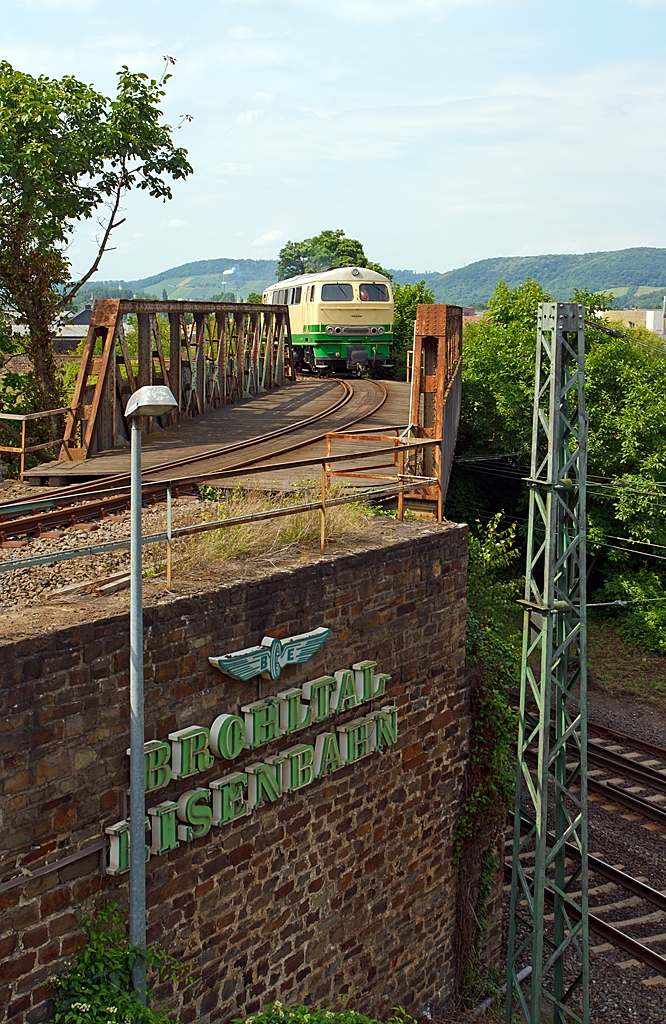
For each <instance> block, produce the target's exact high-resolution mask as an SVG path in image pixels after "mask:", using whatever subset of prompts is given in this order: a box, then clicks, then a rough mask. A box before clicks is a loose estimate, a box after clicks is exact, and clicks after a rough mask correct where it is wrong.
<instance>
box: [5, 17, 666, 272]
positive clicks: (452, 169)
mask: <svg viewBox="0 0 666 1024" xmlns="http://www.w3.org/2000/svg"><path fill="white" fill-rule="evenodd" d="M2 9H3V16H2V21H1V24H0V57H1V58H2V59H4V60H7V61H9V62H10V63H11V64H13V65H14V67H16V68H18V69H20V70H21V71H25V72H29V73H31V74H33V75H40V74H45V75H48V76H51V77H56V78H59V77H61V76H62V75H74V76H76V77H77V78H79V79H82V80H83V81H85V82H87V83H90V84H93V85H94V86H95V87H96V88H97V89H99V90H101V91H102V92H105V93H106V94H109V95H111V94H112V93H113V92H114V91H115V81H116V79H115V74H116V72H117V71H118V70H119V69H120V68H121V67H122V65H124V64H127V65H128V66H129V67H130V69H131V70H133V71H144V72H146V73H148V74H149V75H150V76H152V77H156V78H159V76H160V74H161V73H162V69H163V66H164V59H163V58H164V55H167V54H168V55H169V56H171V57H173V58H175V60H176V64H175V65H174V67H173V68H172V72H173V78H172V79H171V81H169V82H168V84H167V86H166V91H167V95H166V97H165V100H164V113H165V117H166V119H167V121H168V123H169V124H172V125H176V124H178V123H179V122H180V120H181V117H182V115H184V114H188V115H191V116H192V118H193V120H192V121H186V122H184V123H183V125H182V127H180V128H179V129H178V130H177V132H176V133H175V138H176V141H177V144H178V145H181V146H185V148H186V149H187V150H188V153H189V159H190V162H191V164H192V165H193V167H194V174H193V175H191V176H190V177H189V178H188V179H187V180H186V181H184V182H177V183H175V185H174V187H173V199H172V200H171V201H170V202H168V203H166V204H163V203H161V202H160V201H158V200H154V199H150V198H149V197H148V196H147V195H146V194H145V193H139V194H134V195H130V196H129V197H127V199H126V200H125V202H124V215H125V216H126V218H127V219H126V222H125V224H123V225H122V227H120V228H119V229H118V230H117V231H116V233H115V234H114V237H113V242H112V244H113V246H114V249H113V251H111V252H109V253H107V254H106V255H105V257H104V260H103V262H102V266H101V268H100V271H99V273H98V274H97V275H96V277H95V278H94V280H100V279H109V278H122V279H124V280H135V279H138V278H142V277H145V276H149V275H152V274H156V273H158V272H160V271H162V270H164V269H167V268H168V267H173V266H176V265H178V264H181V263H186V262H190V261H193V260H198V259H214V258H218V257H230V258H232V259H239V258H254V259H273V258H275V257H276V256H277V253H278V251H279V249H280V248H281V246H282V245H283V244H284V243H285V242H286V241H287V240H288V239H291V240H300V239H302V238H306V237H310V236H312V235H313V234H317V233H318V232H320V231H321V230H323V229H325V228H343V229H344V231H345V232H346V233H347V234H348V235H350V236H352V237H355V238H359V239H360V240H361V241H362V242H363V244H364V246H365V251H366V254H367V255H368V256H369V257H370V258H371V259H373V260H376V261H378V262H379V263H381V264H382V265H383V266H387V267H392V268H397V269H412V270H416V271H426V270H427V271H446V270H450V269H453V268H454V267H460V266H463V265H465V264H468V263H471V262H474V261H475V260H480V259H486V258H488V257H493V256H510V255H535V254H539V253H563V252H592V251H597V250H603V249H621V248H625V247H629V246H635V245H647V246H659V247H661V246H664V245H666V205H665V202H664V168H665V166H666V102H665V101H666V60H665V59H664V58H665V56H666V0H189V2H187V3H185V2H183V0H159V2H158V0H133V2H129V0H112V2H110V0H107V2H106V3H104V2H102V0H3V3H2ZM96 233H98V228H97V226H96V225H93V226H91V224H90V222H87V223H86V224H85V225H84V226H83V227H82V228H80V229H79V230H77V232H76V235H75V237H74V240H73V242H72V245H71V247H70V249H69V256H70V259H71V262H72V266H73V270H74V272H76V273H82V272H83V271H85V270H86V269H87V267H88V266H89V264H90V263H91V262H92V258H93V256H94V248H95V247H94V236H95V234H96Z"/></svg>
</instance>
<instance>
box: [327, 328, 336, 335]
mask: <svg viewBox="0 0 666 1024" xmlns="http://www.w3.org/2000/svg"><path fill="white" fill-rule="evenodd" d="M326 333H327V334H335V328H334V327H327V328H326Z"/></svg>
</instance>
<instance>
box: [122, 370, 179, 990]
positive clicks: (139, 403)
mask: <svg viewBox="0 0 666 1024" xmlns="http://www.w3.org/2000/svg"><path fill="white" fill-rule="evenodd" d="M177 405H178V403H177V402H176V399H175V398H174V397H173V395H172V393H171V391H170V390H169V388H167V387H164V386H163V385H148V386H147V387H143V388H139V390H138V391H135V392H134V394H133V395H132V396H131V397H130V400H129V402H128V403H127V408H126V409H125V416H126V418H127V419H128V420H129V421H130V423H131V426H132V476H131V486H130V520H131V530H130V833H129V834H130V849H129V861H130V877H129V890H130V893H129V895H130V910H129V940H130V943H131V944H132V945H133V946H139V947H140V948H141V949H145V948H146V855H145V845H146V794H145V785H144V780H143V744H144V730H143V594H142V586H141V583H142V569H141V417H142V416H162V415H163V414H164V413H167V412H171V410H172V409H175V408H176V407H177ZM132 983H133V985H134V988H135V990H136V993H137V995H138V997H139V999H140V1000H141V1002H142V1003H143V1004H144V1005H145V1002H146V962H145V960H144V959H143V958H142V957H139V958H138V959H137V961H136V964H135V966H134V970H133V971H132Z"/></svg>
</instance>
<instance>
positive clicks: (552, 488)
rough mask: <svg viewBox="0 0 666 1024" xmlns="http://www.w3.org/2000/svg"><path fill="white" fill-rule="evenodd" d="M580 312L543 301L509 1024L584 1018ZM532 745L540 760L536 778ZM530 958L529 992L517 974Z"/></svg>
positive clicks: (579, 1022)
mask: <svg viewBox="0 0 666 1024" xmlns="http://www.w3.org/2000/svg"><path fill="white" fill-rule="evenodd" d="M584 318H585V309H584V307H583V306H582V305H579V304H578V303H540V304H539V321H538V331H537V351H536V374H535V394H534V413H533V432H532V461H531V469H530V476H529V478H528V479H527V484H528V486H529V488H530V506H529V521H528V535H527V567H526V575H525V598H524V600H523V601H522V605H523V608H524V613H523V654H522V667H521V689H520V722H519V730H518V758H517V761H518V766H517V776H516V803H515V818H514V840H513V858H512V861H513V863H512V888H511V910H510V914H509V943H508V957H507V959H508V978H507V996H506V1021H507V1024H509V1022H511V1021H513V1020H514V1019H515V1018H514V1015H515V1011H516V1008H517V1009H518V1010H519V1011H520V1012H521V1013H522V1016H523V1018H524V1019H525V1021H526V1022H527V1024H541V1021H542V1019H543V1017H542V1013H547V1014H548V1019H549V1020H551V1019H552V1021H553V1024H569V1022H575V1024H588V1022H589V1019H590V1016H589V936H588V905H587V887H588V879H587V754H586V752H587V730H586V714H587V708H586V649H587V648H586V628H587V627H586V623H587V619H586V589H585V588H586V554H585V539H586V538H585V530H586V521H585V484H586V472H587V461H586V460H587V415H586V412H585V400H584V372H585V334H584ZM532 753H534V754H535V755H536V757H537V758H538V768H537V774H536V778H533V776H532V771H531V765H530V758H531V755H532ZM551 820H552V822H553V825H554V829H555V834H554V836H553V835H552V834H551V833H550V832H549V822H550V821H551ZM565 841H567V842H569V843H571V844H574V845H575V846H576V847H577V849H578V853H579V861H578V866H577V867H576V866H572V867H571V868H569V867H568V866H567V864H566V861H565V846H564V843H565ZM567 872H568V875H567ZM547 890H549V900H550V904H552V907H553V913H552V915H551V914H550V909H549V907H548V906H547V902H546V892H547ZM547 910H548V913H547V912H546V911H547ZM551 921H552V929H551V928H550V927H549V925H550V922H551ZM527 959H529V961H530V962H531V965H532V980H531V994H530V995H529V996H527V995H526V994H525V993H524V992H523V991H522V989H521V986H520V981H519V978H520V967H521V964H522V963H523V962H524V961H525V960H527ZM550 1014H552V1017H551V1016H550Z"/></svg>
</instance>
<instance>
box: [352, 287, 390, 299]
mask: <svg viewBox="0 0 666 1024" xmlns="http://www.w3.org/2000/svg"><path fill="white" fill-rule="evenodd" d="M358 297H359V299H360V300H361V302H388V300H389V292H388V288H387V287H386V285H385V284H362V285H361V286H360V287H359V290H358Z"/></svg>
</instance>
